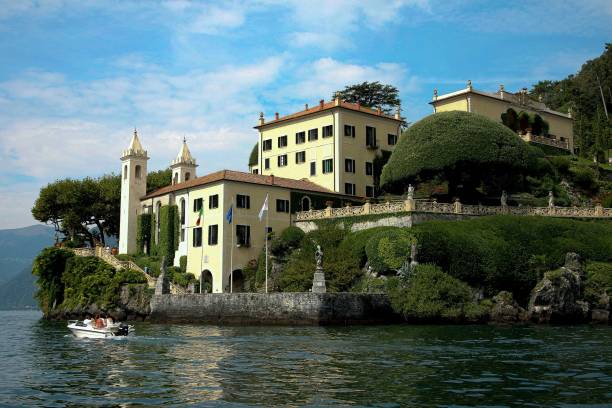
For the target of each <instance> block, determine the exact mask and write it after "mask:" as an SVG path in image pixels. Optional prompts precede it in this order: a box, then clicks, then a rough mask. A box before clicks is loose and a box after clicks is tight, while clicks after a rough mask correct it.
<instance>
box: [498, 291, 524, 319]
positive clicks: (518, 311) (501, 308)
mask: <svg viewBox="0 0 612 408" xmlns="http://www.w3.org/2000/svg"><path fill="white" fill-rule="evenodd" d="M524 319H525V309H523V308H522V307H520V306H519V304H518V303H516V301H515V300H514V299H513V297H512V293H510V292H506V291H505V290H504V291H501V292H499V293H498V294H497V295H495V296H493V307H492V308H491V312H490V321H492V322H495V323H516V322H519V321H522V320H524Z"/></svg>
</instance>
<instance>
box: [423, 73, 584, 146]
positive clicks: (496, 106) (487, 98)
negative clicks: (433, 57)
mask: <svg viewBox="0 0 612 408" xmlns="http://www.w3.org/2000/svg"><path fill="white" fill-rule="evenodd" d="M429 103H430V104H431V105H432V106H433V109H434V113H436V112H446V111H452V110H460V111H465V112H473V113H479V114H481V115H484V116H487V117H489V118H491V119H493V120H496V121H498V122H501V115H502V113H505V112H506V111H507V110H508V109H509V108H513V109H514V110H516V111H517V112H519V111H525V112H528V113H530V114H538V115H540V116H541V117H542V119H544V120H545V121H546V122H548V124H549V126H550V129H549V134H548V135H546V136H544V135H533V134H531V132H526V133H525V134H523V135H521V137H522V138H523V139H524V140H525V141H527V142H534V143H540V144H545V145H548V146H553V147H557V148H560V149H564V150H569V151H570V152H572V153H573V152H574V121H573V119H572V116H571V114H565V113H562V112H557V111H554V110H552V109H550V108H548V107H547V106H546V105H545V104H544V103H542V102H539V101H534V100H533V99H531V98H529V96H528V95H527V90H526V89H522V90H521V91H520V92H518V93H511V92H508V91H506V90H505V89H504V86H503V85H500V87H499V90H498V91H497V92H495V93H491V92H483V91H479V90H476V89H474V88H473V87H472V82H471V81H468V83H467V87H466V88H464V89H460V90H458V91H455V92H451V93H447V94H443V95H438V91H437V90H435V89H434V94H433V99H432V101H431V102H429Z"/></svg>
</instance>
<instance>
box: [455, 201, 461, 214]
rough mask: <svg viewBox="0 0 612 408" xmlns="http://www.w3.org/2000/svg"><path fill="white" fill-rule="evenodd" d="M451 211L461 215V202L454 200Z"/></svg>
mask: <svg viewBox="0 0 612 408" xmlns="http://www.w3.org/2000/svg"><path fill="white" fill-rule="evenodd" d="M453 210H454V211H455V214H461V201H459V199H456V200H455V203H454V204H453Z"/></svg>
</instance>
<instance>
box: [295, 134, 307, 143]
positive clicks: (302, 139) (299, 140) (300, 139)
mask: <svg viewBox="0 0 612 408" xmlns="http://www.w3.org/2000/svg"><path fill="white" fill-rule="evenodd" d="M302 143H306V132H297V133H296V134H295V144H302Z"/></svg>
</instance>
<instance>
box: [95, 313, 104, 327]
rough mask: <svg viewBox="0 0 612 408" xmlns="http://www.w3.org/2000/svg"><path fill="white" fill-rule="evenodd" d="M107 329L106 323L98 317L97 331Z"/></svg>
mask: <svg viewBox="0 0 612 408" xmlns="http://www.w3.org/2000/svg"><path fill="white" fill-rule="evenodd" d="M105 327H106V324H105V323H104V319H102V318H101V317H100V315H97V316H96V329H103V328H105Z"/></svg>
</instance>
